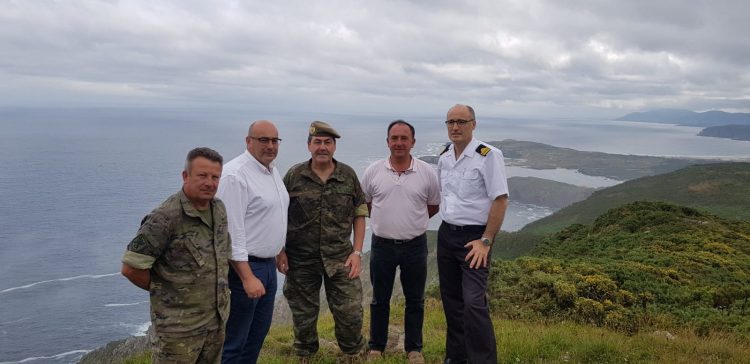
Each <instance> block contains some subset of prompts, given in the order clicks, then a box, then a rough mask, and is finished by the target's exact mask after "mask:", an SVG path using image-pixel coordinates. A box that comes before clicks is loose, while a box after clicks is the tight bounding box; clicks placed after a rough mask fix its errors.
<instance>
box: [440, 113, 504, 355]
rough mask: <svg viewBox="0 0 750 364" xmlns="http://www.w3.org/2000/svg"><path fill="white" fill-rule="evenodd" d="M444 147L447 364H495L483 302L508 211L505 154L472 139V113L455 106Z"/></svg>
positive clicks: (443, 266)
mask: <svg viewBox="0 0 750 364" xmlns="http://www.w3.org/2000/svg"><path fill="white" fill-rule="evenodd" d="M445 125H446V126H447V128H448V137H449V138H450V140H451V142H452V143H451V144H450V145H448V146H447V147H446V148H445V150H444V151H443V153H441V155H440V158H439V159H438V176H439V179H440V194H441V201H440V217H441V218H442V220H443V223H442V224H441V225H440V229H439V230H438V249H437V259H438V274H439V276H440V296H441V297H442V300H443V309H444V311H445V319H446V323H447V326H448V328H447V334H446V343H445V364H456V363H467V361H468V362H469V363H472V364H478V363H497V349H496V343H495V333H494V329H493V326H492V321H491V320H490V313H489V307H488V304H487V298H486V289H487V278H488V276H489V267H490V255H491V248H492V243H493V241H494V238H495V235H496V234H497V232H498V230H500V226H501V225H502V223H503V219H504V217H505V210H506V208H507V207H508V183H507V180H506V175H505V162H504V161H503V153H502V152H501V151H500V150H499V149H497V148H494V147H492V146H490V145H489V144H487V143H483V142H481V141H479V140H477V139H474V137H473V131H474V129H475V128H476V126H477V122H476V119H475V115H474V109H472V108H471V107H470V106H467V105H460V104H459V105H455V106H453V107H452V108H451V109H450V110H448V115H447V118H446V121H445Z"/></svg>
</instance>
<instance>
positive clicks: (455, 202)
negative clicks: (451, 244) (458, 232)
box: [438, 139, 508, 226]
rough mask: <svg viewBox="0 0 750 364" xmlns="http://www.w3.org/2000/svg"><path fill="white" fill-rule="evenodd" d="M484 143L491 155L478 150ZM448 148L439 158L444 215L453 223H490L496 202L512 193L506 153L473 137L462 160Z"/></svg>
mask: <svg viewBox="0 0 750 364" xmlns="http://www.w3.org/2000/svg"><path fill="white" fill-rule="evenodd" d="M480 144H484V145H485V146H486V147H488V148H490V151H489V153H487V155H485V156H482V155H481V154H480V153H478V152H477V148H478V147H479V145H480ZM453 148H454V145H453V144H451V146H450V147H449V148H448V150H447V151H446V152H445V153H443V154H442V155H441V156H440V158H439V159H438V175H439V176H440V194H441V196H442V199H441V201H440V217H441V218H442V219H443V221H445V222H447V223H449V224H453V225H460V226H463V225H487V217H488V216H489V214H490V206H492V202H493V201H494V200H495V199H496V198H497V197H499V196H502V195H507V194H508V181H507V178H506V177H505V176H506V174H505V161H504V159H503V153H502V152H501V151H500V150H499V149H497V148H495V147H493V146H491V145H489V144H488V143H483V142H480V141H479V140H477V139H472V140H471V142H469V144H468V145H467V146H466V149H464V151H463V152H462V153H461V155H460V156H459V157H458V159H456V158H455V154H454V151H453Z"/></svg>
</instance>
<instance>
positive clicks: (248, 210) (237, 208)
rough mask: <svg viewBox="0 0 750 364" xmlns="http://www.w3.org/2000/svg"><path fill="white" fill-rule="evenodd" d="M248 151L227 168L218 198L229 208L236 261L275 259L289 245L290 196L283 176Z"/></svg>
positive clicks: (233, 253)
mask: <svg viewBox="0 0 750 364" xmlns="http://www.w3.org/2000/svg"><path fill="white" fill-rule="evenodd" d="M270 169H271V170H268V169H267V168H266V167H265V166H264V165H263V164H261V163H260V162H258V160H257V159H255V157H253V156H252V155H251V154H250V153H249V152H248V151H247V150H246V151H245V152H244V153H242V154H240V155H239V156H238V157H237V158H234V159H232V160H231V161H229V163H227V164H225V165H224V169H223V171H222V173H221V181H220V182H219V189H218V191H217V192H216V197H218V198H220V199H221V200H222V201H223V202H224V205H225V206H226V208H227V223H228V225H229V235H230V236H231V238H232V260H235V261H247V257H248V255H251V256H254V257H257V258H271V257H274V256H276V255H277V254H279V252H280V251H281V249H282V248H283V247H284V243H285V242H286V227H287V209H288V208H289V194H288V193H287V192H286V188H285V187H284V182H283V181H282V180H281V177H280V176H279V171H278V168H276V167H275V164H274V163H271V166H270Z"/></svg>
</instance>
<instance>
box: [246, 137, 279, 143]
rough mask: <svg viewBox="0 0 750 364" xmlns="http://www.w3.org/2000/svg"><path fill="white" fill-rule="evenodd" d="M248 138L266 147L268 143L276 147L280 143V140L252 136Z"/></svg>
mask: <svg viewBox="0 0 750 364" xmlns="http://www.w3.org/2000/svg"><path fill="white" fill-rule="evenodd" d="M249 138H250V139H253V140H257V141H258V142H259V143H260V144H265V145H268V143H271V144H273V145H277V144H279V143H281V138H266V137H262V138H256V137H254V136H251V137H249Z"/></svg>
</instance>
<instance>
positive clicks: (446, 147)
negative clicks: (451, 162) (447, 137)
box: [440, 143, 451, 155]
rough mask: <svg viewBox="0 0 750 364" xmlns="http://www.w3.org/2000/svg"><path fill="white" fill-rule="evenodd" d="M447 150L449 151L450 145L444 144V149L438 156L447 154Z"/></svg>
mask: <svg viewBox="0 0 750 364" xmlns="http://www.w3.org/2000/svg"><path fill="white" fill-rule="evenodd" d="M448 149H451V143H445V149H443V151H442V152H440V155H443V154H445V152H447V151H448Z"/></svg>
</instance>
